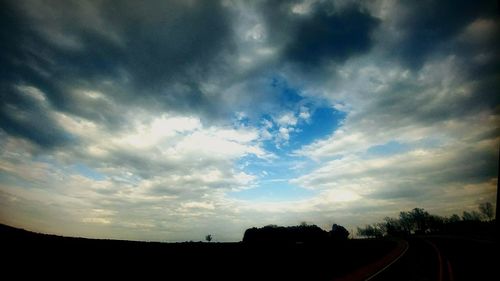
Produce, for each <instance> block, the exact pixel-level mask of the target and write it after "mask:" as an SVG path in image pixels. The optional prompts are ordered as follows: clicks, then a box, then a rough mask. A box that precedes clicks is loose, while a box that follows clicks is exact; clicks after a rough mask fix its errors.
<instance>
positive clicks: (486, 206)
mask: <svg viewBox="0 0 500 281" xmlns="http://www.w3.org/2000/svg"><path fill="white" fill-rule="evenodd" d="M479 211H480V212H481V214H483V216H484V217H486V219H487V220H492V219H493V205H491V203H490V202H486V203H481V204H479Z"/></svg>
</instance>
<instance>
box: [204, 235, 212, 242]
mask: <svg viewBox="0 0 500 281" xmlns="http://www.w3.org/2000/svg"><path fill="white" fill-rule="evenodd" d="M205 240H207V242H210V241H212V235H211V234H208V235H207V236H205Z"/></svg>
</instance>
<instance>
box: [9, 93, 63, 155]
mask: <svg viewBox="0 0 500 281" xmlns="http://www.w3.org/2000/svg"><path fill="white" fill-rule="evenodd" d="M19 92H20V90H19V89H11V91H8V92H7V93H11V94H12V95H11V96H10V97H9V99H8V102H7V101H6V98H5V97H4V96H3V95H2V103H1V104H0V127H1V128H2V129H4V130H5V131H6V132H7V133H9V134H11V135H14V136H20V137H24V138H27V139H29V140H31V141H32V142H34V143H36V144H38V145H40V146H42V147H44V148H53V147H56V146H60V145H63V144H65V143H68V142H69V141H71V135H70V134H68V133H66V132H65V131H64V130H63V129H62V128H60V127H59V126H58V125H57V124H56V123H55V121H54V120H53V119H52V117H51V116H50V115H49V114H48V113H47V112H46V111H45V109H44V108H40V105H39V103H38V101H36V100H34V98H33V97H29V96H26V94H23V93H19ZM3 93H5V91H3Z"/></svg>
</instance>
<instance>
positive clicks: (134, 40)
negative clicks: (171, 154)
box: [0, 1, 232, 144]
mask: <svg viewBox="0 0 500 281" xmlns="http://www.w3.org/2000/svg"><path fill="white" fill-rule="evenodd" d="M0 10H1V12H0V13H1V14H0V26H1V27H0V41H1V42H2V44H1V46H0V48H1V49H0V53H1V54H0V64H1V67H0V74H1V78H0V83H1V90H2V91H1V93H0V95H1V100H2V109H1V110H2V113H1V114H2V116H3V117H4V118H2V119H3V121H2V127H3V128H4V129H5V130H7V131H9V132H15V133H16V134H17V135H25V136H26V137H27V138H29V139H32V140H35V142H38V143H44V144H49V143H51V142H52V141H51V140H50V138H51V137H50V136H53V137H54V138H56V139H57V138H59V137H58V136H57V134H55V133H54V134H53V133H48V134H47V135H44V136H40V139H39V140H37V136H36V133H35V132H33V130H32V128H31V127H30V126H28V125H27V124H24V125H23V124H21V123H19V122H15V121H14V120H12V118H10V119H9V118H8V117H9V116H8V114H7V113H6V109H5V108H6V106H7V105H10V106H11V107H17V106H18V103H19V102H21V101H20V99H19V98H18V97H17V95H18V93H17V92H16V91H15V90H13V89H14V88H15V86H16V85H29V86H33V87H36V88H38V89H39V90H41V91H42V92H43V93H44V94H45V95H46V96H47V98H48V100H49V103H50V106H51V107H53V108H54V109H56V110H58V111H62V112H69V113H71V114H74V115H77V116H81V117H84V118H86V119H88V120H92V121H97V122H98V123H100V124H101V125H105V126H108V127H109V128H110V129H112V128H114V127H116V126H118V125H120V124H121V122H122V121H123V120H122V118H120V112H119V110H120V109H119V108H117V107H116V106H115V105H125V106H127V105H135V106H140V107H147V108H150V109H151V110H155V111H162V110H173V111H181V112H188V113H189V112H196V113H199V114H201V115H206V116H216V115H217V114H218V113H217V111H218V110H219V109H218V108H217V106H216V104H217V102H214V101H212V100H210V99H209V98H207V97H206V95H205V93H204V92H203V91H202V90H201V89H200V82H201V81H202V80H203V79H204V78H206V77H207V76H209V75H210V73H211V71H212V70H213V69H215V68H216V67H218V65H221V64H223V61H222V60H223V55H224V54H226V53H228V52H230V51H231V48H232V43H231V29H230V28H231V26H230V23H229V17H228V15H227V13H226V12H225V10H224V8H223V7H221V6H220V5H219V4H218V3H216V2H215V1H199V2H189V3H187V2H184V1H165V2H155V1H149V2H146V3H143V2H141V3H140V4H139V3H136V2H134V1H117V2H99V1H91V2H80V1H47V2H44V1H33V2H23V1H20V2H16V1H7V2H4V1H3V2H2V8H1V9H0ZM78 89H81V90H91V91H98V92H101V93H103V94H104V95H105V98H106V99H105V100H100V101H95V100H90V99H86V98H85V97H84V96H82V93H79V92H78V91H75V90H78ZM24 109H25V110H28V111H30V113H29V114H31V116H32V117H37V116H38V117H39V116H40V114H41V113H40V112H39V110H38V109H35V108H27V107H25V108H24ZM5 116H7V117H5ZM37 119H38V120H43V119H40V118H37ZM40 122H42V121H40ZM43 123H44V124H45V126H43V127H40V128H50V130H48V131H51V130H52V131H57V130H56V129H54V128H56V126H55V125H54V124H51V123H50V122H43ZM32 125H33V124H32ZM33 126H34V125H33ZM35 127H39V126H35ZM35 131H36V130H35ZM42 131H45V132H47V130H42ZM54 142H56V141H55V140H54Z"/></svg>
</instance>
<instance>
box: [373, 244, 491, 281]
mask: <svg viewBox="0 0 500 281" xmlns="http://www.w3.org/2000/svg"><path fill="white" fill-rule="evenodd" d="M408 245H409V247H408V250H407V251H406V253H405V254H404V255H403V256H402V257H401V258H400V259H399V260H397V261H396V262H394V264H392V265H391V266H389V267H388V268H387V269H385V270H383V271H382V272H380V273H378V274H376V275H374V276H372V277H370V278H368V279H365V280H370V281H379V280H398V281H403V280H412V281H420V280H422V281H423V280H436V281H454V280H457V281H460V280H499V279H498V273H497V272H498V269H497V268H496V267H497V266H498V244H497V243H493V242H490V241H481V240H475V239H470V238H459V237H450V236H429V237H413V238H409V239H408Z"/></svg>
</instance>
